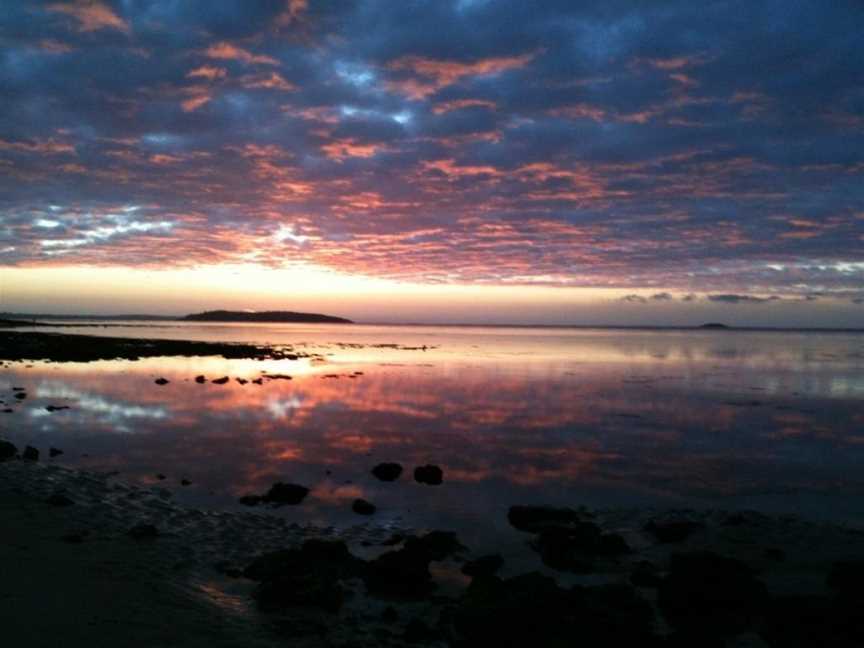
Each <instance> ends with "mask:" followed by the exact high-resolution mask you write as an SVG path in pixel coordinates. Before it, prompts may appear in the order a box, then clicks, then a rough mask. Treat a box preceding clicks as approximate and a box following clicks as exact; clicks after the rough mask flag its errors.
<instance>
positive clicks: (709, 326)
mask: <svg viewBox="0 0 864 648" xmlns="http://www.w3.org/2000/svg"><path fill="white" fill-rule="evenodd" d="M699 328H702V329H728V328H729V327H728V326H726V325H725V324H720V323H719V322H708V323H707V324H703V325H702V326H700V327H699Z"/></svg>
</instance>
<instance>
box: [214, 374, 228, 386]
mask: <svg viewBox="0 0 864 648" xmlns="http://www.w3.org/2000/svg"><path fill="white" fill-rule="evenodd" d="M229 380H230V378H228V376H222V377H221V378H216V379H214V380H211V381H210V382H212V383H213V384H214V385H224V384H225V383H227V382H228V381H229Z"/></svg>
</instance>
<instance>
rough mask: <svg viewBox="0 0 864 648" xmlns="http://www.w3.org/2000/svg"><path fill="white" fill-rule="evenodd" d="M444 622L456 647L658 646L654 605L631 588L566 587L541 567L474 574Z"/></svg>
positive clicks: (617, 586)
mask: <svg viewBox="0 0 864 648" xmlns="http://www.w3.org/2000/svg"><path fill="white" fill-rule="evenodd" d="M443 625H444V627H445V631H446V634H447V635H448V637H447V638H448V639H449V642H450V645H453V646H466V647H467V646H478V645H483V646H561V647H562V648H563V647H564V646H573V645H585V646H595V645H627V646H650V645H659V642H658V640H657V639H656V637H655V636H654V635H653V613H652V610H651V607H650V605H649V604H648V603H647V602H646V601H644V600H642V599H641V598H640V597H639V596H638V595H637V594H636V593H635V591H633V589H632V588H629V587H627V586H621V585H613V586H603V587H585V588H581V587H574V588H573V589H570V590H567V589H564V588H562V587H560V586H558V584H557V583H555V581H554V580H553V579H552V578H550V577H548V576H544V575H543V574H540V573H538V572H533V573H529V574H523V575H521V576H517V577H515V578H510V579H508V580H501V579H500V578H496V577H485V578H475V579H474V580H473V581H472V582H471V585H470V586H469V587H468V589H467V590H466V592H465V594H464V596H463V597H462V599H461V600H460V601H459V602H458V604H457V605H455V606H454V607H453V608H452V609H451V610H450V611H449V612H448V613H447V614H446V615H445V618H444V619H443Z"/></svg>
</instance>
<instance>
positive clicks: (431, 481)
mask: <svg viewBox="0 0 864 648" xmlns="http://www.w3.org/2000/svg"><path fill="white" fill-rule="evenodd" d="M414 481H416V482H417V483H419V484H428V485H430V486H438V485H440V484H441V483H442V482H443V481H444V471H442V470H441V468H439V467H438V466H434V465H432V464H426V465H425V466H418V467H417V468H415V469H414Z"/></svg>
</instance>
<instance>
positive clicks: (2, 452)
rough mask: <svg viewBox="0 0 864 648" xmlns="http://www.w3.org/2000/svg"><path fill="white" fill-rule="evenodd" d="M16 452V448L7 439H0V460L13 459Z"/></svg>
mask: <svg viewBox="0 0 864 648" xmlns="http://www.w3.org/2000/svg"><path fill="white" fill-rule="evenodd" d="M17 454H18V448H17V447H15V444H14V443H10V442H9V441H0V461H8V460H9V459H14V458H15V456H17Z"/></svg>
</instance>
